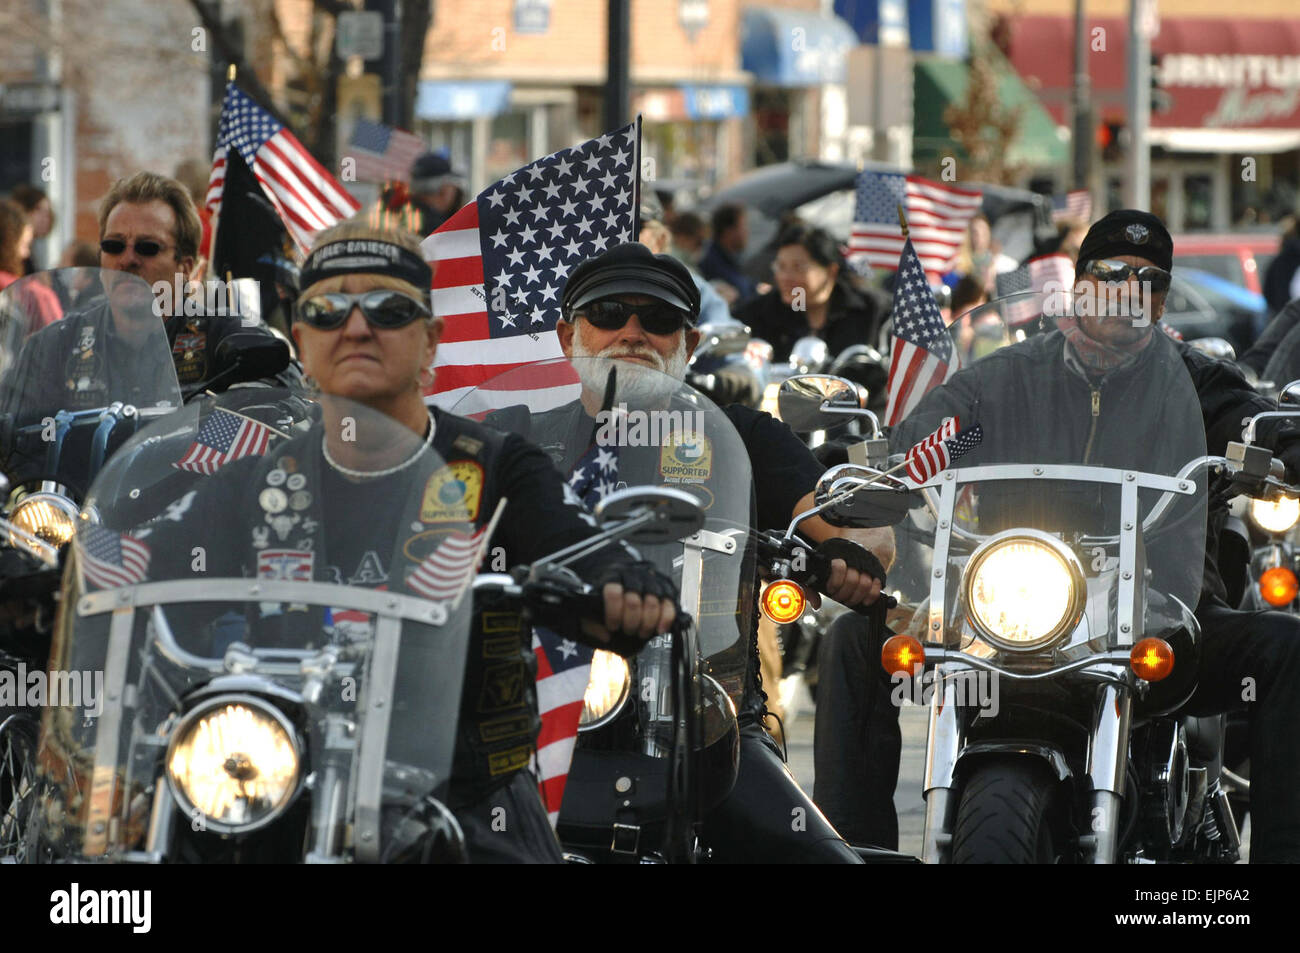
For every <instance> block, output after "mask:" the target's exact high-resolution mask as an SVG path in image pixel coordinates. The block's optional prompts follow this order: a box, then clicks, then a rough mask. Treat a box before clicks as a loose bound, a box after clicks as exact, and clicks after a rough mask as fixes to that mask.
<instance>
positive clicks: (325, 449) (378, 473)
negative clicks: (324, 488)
mask: <svg viewBox="0 0 1300 953" xmlns="http://www.w3.org/2000/svg"><path fill="white" fill-rule="evenodd" d="M432 444H433V412H432V411H430V412H429V434H428V436H426V437H425V438H424V443H423V444H421V445H420V448H419V449H418V450H416V451H415V453H413V454H411V455H410V456H409V457H407V458H406V459H405V460H403V461H402V462H401V463H399V464H397V465H396V466H393V467H389V468H388V469H386V470H353V469H352V468H351V467H345V466H344V465H343V464H341V463H339V462H338V461H337V460H335V459H334V458H333V457H331V456H330V448H329V441H328V440H326V439H325V438H324V437H321V438H320V449H321V453H323V454H325V462H326V463H328V464H329V465H330V466H332V467H333V468H334V469H335V470H337V471H338V472H339V473H342V474H343V475H344V476H349V477H352V478H353V479H354V480H377V479H379V477H386V476H390V475H391V474H394V473H397V472H398V471H400V470H405V469H406V468H407V467H409V466H410V465H411V464H413V463H414V462H415V461H416V460H418V459H420V456H421V455H422V454H423V453H424V452H425V451H426V450H428V449H429V447H430V446H431V445H432Z"/></svg>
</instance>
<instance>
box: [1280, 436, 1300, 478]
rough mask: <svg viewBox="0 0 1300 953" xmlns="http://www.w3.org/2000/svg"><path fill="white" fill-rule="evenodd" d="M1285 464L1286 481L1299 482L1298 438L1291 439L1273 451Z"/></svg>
mask: <svg viewBox="0 0 1300 953" xmlns="http://www.w3.org/2000/svg"><path fill="white" fill-rule="evenodd" d="M1273 455H1274V456H1276V457H1277V458H1278V459H1279V460H1281V461H1282V462H1283V463H1284V464H1286V482H1287V483H1291V484H1300V440H1293V441H1292V442H1291V443H1288V444H1286V445H1284V446H1282V447H1279V448H1278V449H1277V450H1275V451H1274V452H1273Z"/></svg>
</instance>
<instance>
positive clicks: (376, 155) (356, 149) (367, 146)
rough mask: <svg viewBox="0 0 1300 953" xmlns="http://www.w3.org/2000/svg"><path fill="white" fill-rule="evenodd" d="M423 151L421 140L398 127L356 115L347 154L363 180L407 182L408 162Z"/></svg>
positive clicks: (412, 162)
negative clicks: (354, 162)
mask: <svg viewBox="0 0 1300 953" xmlns="http://www.w3.org/2000/svg"><path fill="white" fill-rule="evenodd" d="M424 151H425V145H424V142H423V140H421V139H420V137H419V136H414V135H412V134H411V133H409V132H403V131H402V130H401V129H394V128H392V127H391V126H385V125H384V124H383V123H379V122H374V121H373V120H370V119H358V120H357V121H356V124H355V125H353V127H352V138H350V139H349V140H348V149H347V156H346V157H349V158H352V159H354V160H356V173H357V178H358V179H360V180H361V181H363V182H393V181H396V182H409V181H410V179H411V166H413V165H414V164H415V160H416V159H417V158H419V156H420V154H421V153H422V152H424Z"/></svg>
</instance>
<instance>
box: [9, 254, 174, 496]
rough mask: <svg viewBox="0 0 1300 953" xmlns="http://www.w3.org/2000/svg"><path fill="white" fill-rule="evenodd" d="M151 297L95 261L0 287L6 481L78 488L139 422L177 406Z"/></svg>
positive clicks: (162, 331)
mask: <svg viewBox="0 0 1300 953" xmlns="http://www.w3.org/2000/svg"><path fill="white" fill-rule="evenodd" d="M154 302H155V297H154V294H153V292H152V290H151V289H150V287H149V286H148V285H147V284H145V283H144V281H143V280H142V279H140V278H138V277H135V276H133V275H129V274H126V273H124V272H119V271H105V270H100V269H98V268H65V269H59V270H57V271H48V272H39V273H37V274H34V275H29V276H27V277H26V278H23V279H20V280H19V281H16V282H14V283H13V284H11V285H10V286H9V287H7V288H6V289H5V290H4V291H3V292H0V465H3V467H4V470H5V474H6V475H7V476H8V477H9V480H10V482H11V483H12V484H15V485H17V484H19V483H26V482H31V481H33V480H44V479H49V480H53V481H55V482H56V483H62V484H65V485H68V486H71V487H73V488H74V489H75V490H76V492H77V493H78V495H79V494H80V493H84V491H85V489H86V488H87V486H88V484H89V479H90V478H91V477H93V475H94V473H95V472H96V471H97V469H98V468H99V466H101V465H102V463H103V461H104V459H105V458H106V456H107V455H108V454H109V453H111V452H112V451H113V450H114V449H115V448H116V447H117V446H120V445H121V443H122V442H123V441H124V440H125V439H126V438H127V437H129V436H130V435H131V433H133V432H134V431H135V430H136V429H138V427H139V426H140V425H141V423H142V422H143V421H147V420H148V419H152V417H154V416H157V415H159V414H161V413H165V412H169V411H171V410H174V409H175V408H177V407H179V406H180V404H181V392H180V386H179V385H178V384H177V382H176V369H175V367H174V365H173V364H172V356H171V348H170V347H169V345H168V341H167V332H166V329H165V327H164V325H163V319H162V318H161V317H160V316H159V313H160V312H159V311H157V310H156V309H155V307H154ZM106 410H107V416H106V414H105V411H106Z"/></svg>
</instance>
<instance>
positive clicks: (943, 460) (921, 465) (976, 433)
mask: <svg viewBox="0 0 1300 953" xmlns="http://www.w3.org/2000/svg"><path fill="white" fill-rule="evenodd" d="M951 419H952V418H949V420H951ZM944 424H945V425H946V424H947V421H944ZM940 429H942V428H940ZM935 433H938V431H936V432H935ZM934 436H935V434H931V435H930V436H929V437H926V438H925V440H922V441H921V443H919V444H917V445H916V446H915V447H913V448H912V449H911V450H909V451H908V452H907V475H908V476H909V477H911V478H912V480H913V482H915V483H916V484H917V485H920V484H922V483H924V482H925V481H926V480H933V479H934V477H935V476H936V475H937V474H940V473H942V472H943V471H944V470H946V469H948V467H950V466H952V464H953V463H955V462H956V461H957V459H958V458H959V457H961V456H963V455H964V454H967V453H970V451H972V450H974V449H975V448H976V447H978V446H979V445H980V441H981V440H983V439H984V428H983V427H981V426H980V425H979V424H976V425H975V426H973V427H967V428H966V429H965V430H963V431H962V432H961V433H959V434H957V435H956V436H952V437H948V438H946V439H942V440H939V441H937V442H935V443H931V444H930V445H929V446H927V447H926V448H925V449H923V450H920V451H919V452H918V448H920V447H921V444H924V443H925V442H926V441H929V440H933V438H934Z"/></svg>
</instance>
